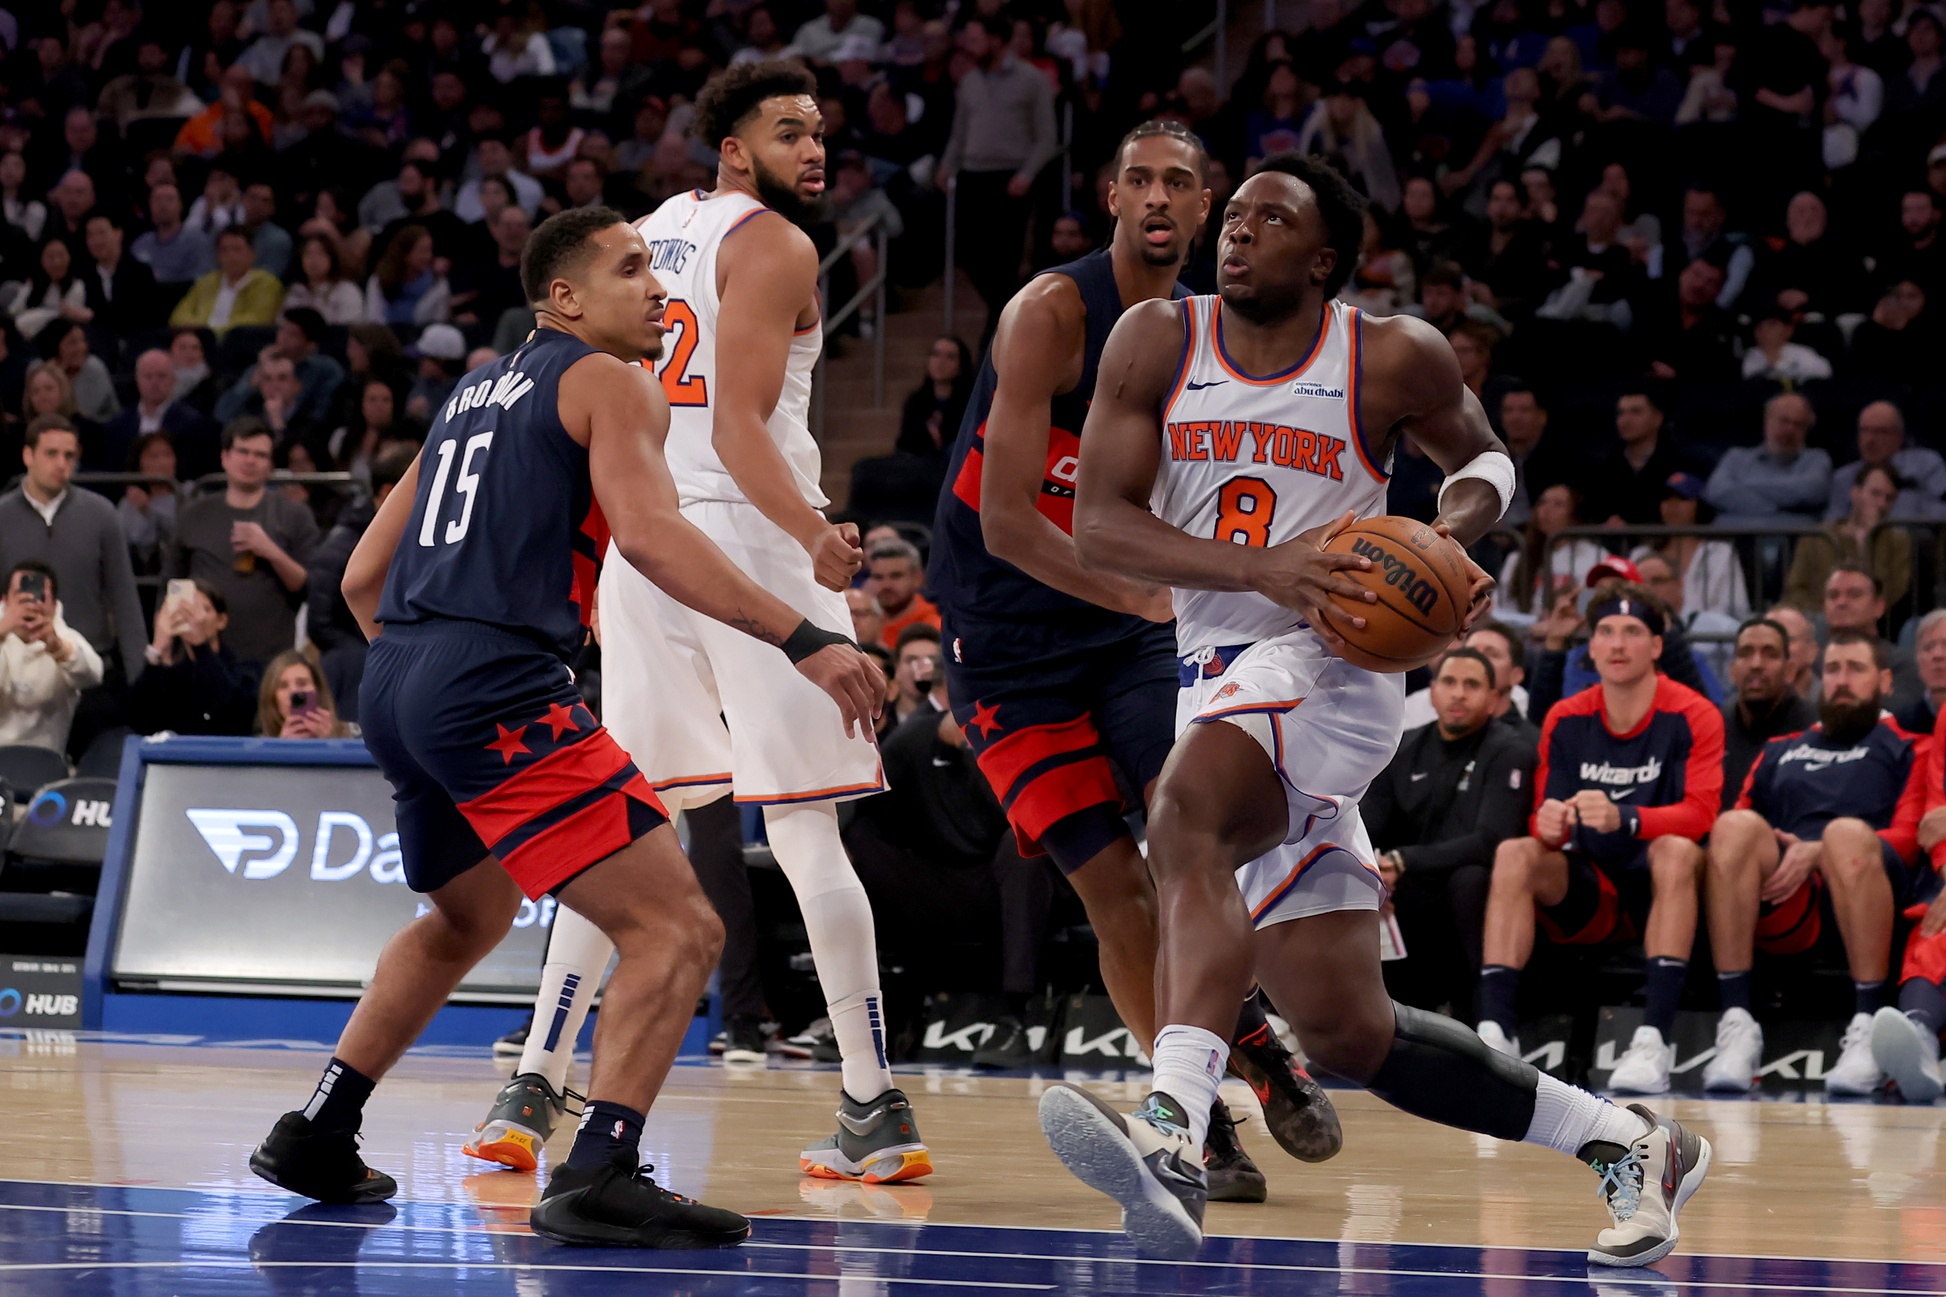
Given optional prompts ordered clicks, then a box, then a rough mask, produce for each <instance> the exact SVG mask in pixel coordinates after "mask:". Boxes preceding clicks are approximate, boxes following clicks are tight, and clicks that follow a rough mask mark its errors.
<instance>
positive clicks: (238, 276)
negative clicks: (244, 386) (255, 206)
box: [169, 225, 284, 338]
mask: <svg viewBox="0 0 1946 1297" xmlns="http://www.w3.org/2000/svg"><path fill="white" fill-rule="evenodd" d="M283 304H284V286H283V284H281V283H279V282H278V280H277V277H276V276H275V275H272V274H270V273H269V272H268V271H266V270H263V269H262V268H260V267H259V266H258V265H257V253H256V250H255V249H254V248H253V247H252V246H251V244H250V236H249V235H248V234H246V233H244V232H243V230H242V229H241V228H239V227H237V226H234V225H232V226H230V227H229V228H227V229H225V230H224V231H223V232H222V233H221V234H218V235H217V236H216V269H215V270H212V271H210V272H209V273H208V274H207V275H204V276H203V277H202V278H201V279H198V280H197V281H196V282H195V283H194V284H193V285H191V286H190V289H189V292H188V293H186V294H184V296H183V299H182V301H180V302H178V303H176V309H175V310H174V311H173V312H172V313H171V314H170V316H169V323H170V324H193V325H197V326H200V327H202V328H206V329H208V330H210V331H211V332H212V333H214V334H216V335H217V336H218V337H219V338H220V337H222V336H223V334H225V333H226V332H228V331H229V330H231V329H234V328H236V327H238V326H239V325H245V324H271V323H273V322H275V320H276V319H277V308H278V307H280V306H282V305H283Z"/></svg>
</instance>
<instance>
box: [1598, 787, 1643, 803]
mask: <svg viewBox="0 0 1946 1297" xmlns="http://www.w3.org/2000/svg"><path fill="white" fill-rule="evenodd" d="M1605 791H1606V792H1607V793H1608V800H1609V801H1611V802H1625V801H1627V800H1628V799H1629V798H1631V797H1633V796H1635V794H1636V793H1638V792H1640V791H1641V789H1639V788H1624V789H1622V790H1621V791H1620V792H1616V791H1615V790H1614V789H1613V788H1610V789H1606V790H1605Z"/></svg>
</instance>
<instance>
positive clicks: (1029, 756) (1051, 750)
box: [979, 715, 1101, 800]
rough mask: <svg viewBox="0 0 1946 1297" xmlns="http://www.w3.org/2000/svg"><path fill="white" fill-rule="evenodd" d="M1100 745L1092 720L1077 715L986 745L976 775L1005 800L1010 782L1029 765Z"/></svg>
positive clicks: (1027, 728) (1030, 726) (1008, 792)
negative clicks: (983, 778) (1071, 718)
mask: <svg viewBox="0 0 1946 1297" xmlns="http://www.w3.org/2000/svg"><path fill="white" fill-rule="evenodd" d="M1100 743H1101V734H1100V732H1099V731H1097V730H1096V729H1095V722H1094V720H1093V718H1092V717H1089V716H1086V715H1083V716H1077V717H1075V718H1074V719H1073V720H1071V721H1058V722H1055V723H1054V724H1051V725H1029V726H1027V727H1026V728H1025V729H1018V730H1015V731H1013V732H1012V733H1011V734H1008V735H1006V736H1005V737H1003V738H1001V739H999V740H998V741H997V742H994V743H992V744H989V745H988V746H987V748H986V750H985V751H984V752H981V753H980V754H979V764H980V773H981V774H983V775H985V776H986V777H987V783H988V784H990V785H992V787H993V791H994V795H995V796H997V797H1000V798H1001V799H1003V800H1004V799H1005V798H1007V797H1008V796H1009V795H1011V794H1012V793H1013V791H1014V783H1015V781H1016V780H1018V779H1019V778H1020V776H1021V775H1022V774H1024V773H1025V772H1026V771H1027V769H1028V768H1029V767H1030V766H1034V765H1038V764H1039V763H1041V762H1043V761H1045V760H1047V759H1048V758H1049V757H1058V756H1061V755H1062V754H1064V753H1068V752H1083V751H1086V750H1087V749H1088V748H1092V747H1096V746H1098V745H1099V744H1100Z"/></svg>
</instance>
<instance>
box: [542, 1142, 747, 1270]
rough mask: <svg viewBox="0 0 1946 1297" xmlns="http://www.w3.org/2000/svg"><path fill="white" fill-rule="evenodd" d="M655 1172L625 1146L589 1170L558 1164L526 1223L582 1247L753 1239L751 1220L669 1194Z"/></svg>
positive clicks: (709, 1243) (559, 1240)
mask: <svg viewBox="0 0 1946 1297" xmlns="http://www.w3.org/2000/svg"><path fill="white" fill-rule="evenodd" d="M653 1170H655V1168H654V1167H652V1166H642V1167H638V1166H636V1165H635V1154H634V1153H632V1152H629V1151H627V1150H626V1149H622V1150H617V1151H616V1153H615V1156H614V1157H613V1158H612V1159H611V1160H609V1161H608V1162H606V1163H604V1164H603V1165H601V1166H597V1167H591V1168H588V1169H586V1170H576V1169H574V1168H573V1167H570V1166H567V1165H565V1164H563V1165H561V1166H557V1167H555V1168H554V1174H553V1175H552V1176H550V1177H548V1181H547V1192H545V1193H543V1194H542V1195H541V1200H540V1201H539V1202H537V1203H535V1204H534V1210H533V1211H532V1212H531V1213H529V1215H528V1218H527V1221H528V1224H530V1225H532V1226H533V1228H534V1232H535V1233H536V1234H539V1235H540V1236H541V1237H542V1238H548V1239H553V1240H554V1241H555V1242H556V1243H572V1244H577V1245H580V1246H582V1247H653V1248H710V1247H735V1246H736V1245H737V1244H739V1243H741V1242H743V1240H744V1239H746V1238H749V1237H750V1222H749V1221H747V1220H745V1219H744V1218H743V1217H741V1216H739V1215H737V1214H736V1213H735V1212H733V1211H725V1210H723V1209H722V1208H721V1207H706V1206H704V1205H703V1204H702V1203H700V1202H697V1201H696V1200H695V1199H694V1198H685V1197H683V1196H682V1195H681V1194H679V1193H671V1192H670V1191H669V1190H667V1189H664V1188H663V1187H662V1186H661V1185H659V1184H657V1183H656V1182H655V1180H654V1179H653V1178H652V1177H651V1176H650V1174H649V1173H650V1172H651V1171H653Z"/></svg>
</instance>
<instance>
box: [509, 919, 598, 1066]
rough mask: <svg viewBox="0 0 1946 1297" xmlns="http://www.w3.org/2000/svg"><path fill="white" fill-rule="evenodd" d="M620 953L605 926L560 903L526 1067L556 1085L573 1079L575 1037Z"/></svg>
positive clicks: (523, 1063) (524, 1059)
mask: <svg viewBox="0 0 1946 1297" xmlns="http://www.w3.org/2000/svg"><path fill="white" fill-rule="evenodd" d="M614 953H615V943H614V942H612V941H610V940H609V939H608V938H607V937H606V936H604V935H602V931H601V929H600V928H597V927H596V926H595V925H594V924H593V923H590V922H589V921H588V920H587V919H584V918H582V917H581V916H580V915H579V914H576V913H575V912H574V911H573V910H570V909H569V908H568V907H567V906H565V905H557V906H555V907H554V926H553V928H552V930H551V931H550V932H549V933H548V938H547V962H545V963H544V964H542V965H541V989H540V991H539V993H538V994H537V995H536V996H535V997H534V1025H533V1026H531V1027H529V1028H528V1029H527V1047H526V1048H525V1049H523V1050H521V1051H520V1067H519V1069H518V1070H519V1071H520V1072H521V1073H523V1074H524V1073H528V1072H538V1073H540V1074H541V1075H542V1076H544V1077H546V1078H547V1083H548V1084H549V1085H551V1086H553V1087H554V1088H555V1089H556V1090H560V1089H563V1088H564V1087H565V1086H566V1085H567V1083H568V1072H569V1071H570V1070H571V1069H572V1068H573V1066H574V1041H575V1037H577V1036H579V1035H580V1034H581V1024H582V1023H583V1022H585V1021H587V1018H588V1006H589V1005H591V1004H593V1003H594V1001H595V991H596V990H597V989H598V988H599V987H600V985H601V975H602V973H603V972H604V971H605V970H606V969H607V967H608V957H609V956H610V955H613V954H614Z"/></svg>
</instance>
